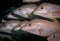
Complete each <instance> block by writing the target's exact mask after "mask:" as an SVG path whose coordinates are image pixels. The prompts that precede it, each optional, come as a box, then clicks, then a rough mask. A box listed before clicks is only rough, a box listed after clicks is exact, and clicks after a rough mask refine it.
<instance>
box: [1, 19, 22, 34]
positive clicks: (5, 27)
mask: <svg viewBox="0 0 60 41" xmlns="http://www.w3.org/2000/svg"><path fill="white" fill-rule="evenodd" d="M19 23H21V21H18V20H9V21H7V22H5V23H4V24H2V26H1V27H0V31H2V32H7V33H11V31H12V30H13V29H14V28H15V27H16V26H17V25H18V24H19Z"/></svg>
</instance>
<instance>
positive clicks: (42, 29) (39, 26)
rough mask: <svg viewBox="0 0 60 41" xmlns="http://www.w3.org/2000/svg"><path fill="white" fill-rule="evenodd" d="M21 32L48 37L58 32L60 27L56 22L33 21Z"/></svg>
mask: <svg viewBox="0 0 60 41" xmlns="http://www.w3.org/2000/svg"><path fill="white" fill-rule="evenodd" d="M21 30H23V31H26V32H30V33H32V34H36V35H39V36H43V37H46V36H49V35H51V34H53V33H55V32H58V31H59V30H60V27H59V26H58V24H56V23H55V22H50V21H47V20H42V19H33V20H32V21H30V22H29V23H28V24H26V25H25V26H24V27H22V28H21Z"/></svg>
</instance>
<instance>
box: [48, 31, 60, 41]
mask: <svg viewBox="0 0 60 41" xmlns="http://www.w3.org/2000/svg"><path fill="white" fill-rule="evenodd" d="M47 40H48V41H60V32H56V33H55V34H53V35H51V36H49V37H48V39H47Z"/></svg>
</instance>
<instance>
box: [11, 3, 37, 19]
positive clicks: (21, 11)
mask: <svg viewBox="0 0 60 41" xmlns="http://www.w3.org/2000/svg"><path fill="white" fill-rule="evenodd" d="M36 7H37V6H36V5H35V4H28V5H23V6H21V7H19V8H16V9H14V10H13V11H12V12H13V13H14V14H15V15H18V16H22V17H25V18H28V17H29V16H30V15H31V13H32V12H33V11H34V10H35V9H36Z"/></svg>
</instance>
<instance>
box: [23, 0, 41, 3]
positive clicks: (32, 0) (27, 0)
mask: <svg viewBox="0 0 60 41" xmlns="http://www.w3.org/2000/svg"><path fill="white" fill-rule="evenodd" d="M39 1H40V0H23V2H27V3H30V2H39Z"/></svg>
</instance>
